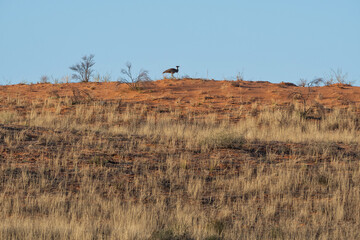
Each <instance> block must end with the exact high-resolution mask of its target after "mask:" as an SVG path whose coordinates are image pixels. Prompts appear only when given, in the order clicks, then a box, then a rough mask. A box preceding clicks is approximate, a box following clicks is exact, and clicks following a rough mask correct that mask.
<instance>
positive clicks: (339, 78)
mask: <svg viewBox="0 0 360 240" xmlns="http://www.w3.org/2000/svg"><path fill="white" fill-rule="evenodd" d="M337 83H338V84H344V85H351V81H348V80H347V73H343V72H342V70H341V69H340V68H338V69H337V70H336V71H335V70H333V69H332V70H331V72H330V74H329V77H328V79H327V80H326V81H325V85H326V86H329V85H332V84H337Z"/></svg>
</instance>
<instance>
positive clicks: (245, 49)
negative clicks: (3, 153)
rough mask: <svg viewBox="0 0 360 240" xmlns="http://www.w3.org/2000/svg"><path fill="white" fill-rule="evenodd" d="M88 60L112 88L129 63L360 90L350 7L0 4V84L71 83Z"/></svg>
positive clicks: (152, 69) (359, 25)
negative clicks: (342, 80)
mask: <svg viewBox="0 0 360 240" xmlns="http://www.w3.org/2000/svg"><path fill="white" fill-rule="evenodd" d="M91 53H92V54H94V55H95V62H96V64H95V65H94V69H95V72H96V73H99V74H101V75H104V74H110V75H111V76H112V80H116V79H117V78H118V77H119V76H120V75H121V68H124V65H125V63H126V62H127V61H130V62H131V63H132V64H133V68H134V70H135V71H138V70H139V69H140V68H143V69H146V70H148V71H149V73H150V76H151V77H152V78H153V79H160V78H162V71H164V70H165V69H167V68H169V67H175V66H176V65H180V73H179V75H180V76H182V75H188V76H190V77H194V78H195V77H201V78H210V79H217V80H222V79H234V78H235V77H236V75H237V74H238V73H239V72H241V73H242V74H243V76H244V78H245V80H253V81H257V80H262V81H270V82H275V83H276V82H281V81H287V82H294V83H297V82H298V81H299V79H300V78H304V79H310V80H311V79H313V78H315V77H326V76H327V75H328V74H329V73H330V71H331V70H332V69H333V70H336V69H342V71H343V73H347V74H348V80H349V81H355V82H354V83H355V85H359V84H360V1H358V0H342V1H340V0H338V1H334V0H311V1H310V0H303V1H289V0H283V1H280V0H273V1H269V0H258V1H256V0H254V1H250V0H249V1H240V0H237V1H235V0H234V1H229V0H223V1H211V0H206V1H205V0H191V1H189V0H183V1H172V0H167V1H165V0H161V1H160V0H151V1H139V0H132V1H130V0H128V1H123V0H117V1H116V0H104V1H99V0H97V1H92V0H76V1H70V0H61V1H56V0H42V1H40V0H31V1H29V0H0V84H9V83H11V84H15V83H19V82H27V83H30V82H33V83H35V82H38V81H39V80H40V77H41V76H42V75H48V76H52V77H53V78H61V77H63V76H65V75H71V70H70V69H69V66H71V65H73V64H75V63H78V62H79V61H80V59H81V57H82V56H84V55H88V54H91Z"/></svg>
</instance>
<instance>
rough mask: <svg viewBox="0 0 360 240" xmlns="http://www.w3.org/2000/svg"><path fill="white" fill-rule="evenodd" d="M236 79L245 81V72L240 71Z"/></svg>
mask: <svg viewBox="0 0 360 240" xmlns="http://www.w3.org/2000/svg"><path fill="white" fill-rule="evenodd" d="M236 80H237V81H244V73H242V72H238V74H237V75H236Z"/></svg>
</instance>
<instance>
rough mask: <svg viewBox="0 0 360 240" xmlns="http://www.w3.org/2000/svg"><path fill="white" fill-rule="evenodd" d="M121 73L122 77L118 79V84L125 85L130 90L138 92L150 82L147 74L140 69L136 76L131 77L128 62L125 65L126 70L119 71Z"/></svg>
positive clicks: (130, 65)
mask: <svg viewBox="0 0 360 240" xmlns="http://www.w3.org/2000/svg"><path fill="white" fill-rule="evenodd" d="M121 73H122V74H123V75H124V76H123V77H121V78H119V81H118V82H119V83H125V84H127V85H128V86H129V88H130V89H131V90H135V91H139V90H141V89H142V88H143V87H144V84H146V83H148V82H149V81H151V78H150V77H149V72H148V71H147V70H144V69H141V70H140V71H139V74H138V75H137V76H133V73H132V64H131V63H130V62H127V63H126V68H123V69H121Z"/></svg>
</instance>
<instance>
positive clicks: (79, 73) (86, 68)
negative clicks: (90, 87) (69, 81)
mask: <svg viewBox="0 0 360 240" xmlns="http://www.w3.org/2000/svg"><path fill="white" fill-rule="evenodd" d="M94 64H95V62H94V55H93V54H90V55H89V56H86V55H85V56H83V57H82V61H81V63H78V64H76V65H73V66H71V67H70V69H71V70H73V71H74V72H76V73H74V74H73V75H72V78H73V79H78V80H80V81H81V82H89V81H90V77H91V75H92V73H93V71H94V70H92V69H91V67H92V66H94Z"/></svg>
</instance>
